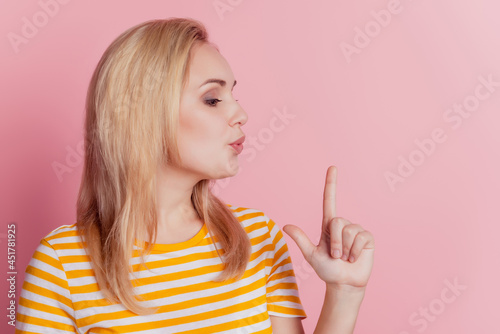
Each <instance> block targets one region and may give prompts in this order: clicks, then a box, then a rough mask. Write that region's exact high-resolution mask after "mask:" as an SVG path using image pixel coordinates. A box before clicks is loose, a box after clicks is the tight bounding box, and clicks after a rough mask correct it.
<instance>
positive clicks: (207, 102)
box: [205, 99, 238, 107]
mask: <svg viewBox="0 0 500 334" xmlns="http://www.w3.org/2000/svg"><path fill="white" fill-rule="evenodd" d="M214 101H216V102H217V103H219V102H222V100H219V99H208V100H205V103H206V104H208V105H209V106H210V107H217V103H216V104H212V103H211V102H214ZM236 101H238V100H236Z"/></svg>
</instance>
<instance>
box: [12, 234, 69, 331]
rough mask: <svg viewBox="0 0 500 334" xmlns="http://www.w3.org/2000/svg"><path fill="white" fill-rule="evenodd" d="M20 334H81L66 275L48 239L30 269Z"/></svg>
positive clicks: (18, 322) (18, 325)
mask: <svg viewBox="0 0 500 334" xmlns="http://www.w3.org/2000/svg"><path fill="white" fill-rule="evenodd" d="M18 333H54V334H63V333H77V330H76V325H75V320H74V310H73V303H72V301H71V296H70V292H69V286H68V280H67V277H66V273H65V272H64V268H63V266H62V264H61V261H60V260H59V257H58V256H57V254H56V251H55V250H54V248H53V247H52V246H51V245H50V244H49V243H48V242H47V241H46V239H42V241H41V242H40V245H39V246H38V247H37V249H36V251H35V253H34V254H33V257H32V258H31V260H30V263H29V265H28V267H27V268H26V275H25V278H24V283H23V287H22V290H21V295H20V297H19V305H18V308H17V316H16V334H18Z"/></svg>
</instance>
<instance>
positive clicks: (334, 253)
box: [333, 249, 340, 259]
mask: <svg viewBox="0 0 500 334" xmlns="http://www.w3.org/2000/svg"><path fill="white" fill-rule="evenodd" d="M333 257H334V258H336V259H338V258H339V257H340V251H339V250H338V249H334V250H333Z"/></svg>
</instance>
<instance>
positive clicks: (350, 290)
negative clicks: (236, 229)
mask: <svg viewBox="0 0 500 334" xmlns="http://www.w3.org/2000/svg"><path fill="white" fill-rule="evenodd" d="M192 51H193V52H192V54H191V57H192V58H191V63H190V72H189V78H188V82H187V85H186V87H185V89H184V90H183V92H182V95H181V104H180V111H179V113H180V115H179V116H180V119H179V134H178V145H179V151H180V155H181V158H182V161H183V165H182V166H180V167H173V166H170V165H166V166H161V168H159V169H158V173H157V177H158V179H157V180H158V183H157V196H158V204H159V205H158V218H159V222H158V224H159V225H158V237H157V240H156V242H157V243H177V242H182V241H186V240H188V239H190V238H192V237H193V236H194V235H195V234H196V233H197V232H198V231H199V230H200V228H201V227H202V225H203V222H202V221H201V220H200V219H199V218H198V217H197V215H196V212H195V211H194V208H193V206H192V203H191V194H192V190H193V187H194V185H195V184H196V183H197V182H198V181H200V180H203V179H220V178H226V177H231V176H234V175H236V174H237V172H238V169H239V165H238V154H237V153H236V151H234V150H233V148H232V147H230V146H229V143H231V142H234V141H235V140H237V139H239V138H240V137H241V136H243V135H244V133H243V131H242V129H241V127H242V126H243V125H244V124H245V123H246V122H247V120H248V115H247V114H246V112H245V111H244V110H243V108H242V107H241V106H240V105H239V103H238V102H237V100H235V99H234V97H233V95H232V90H233V87H234V84H235V79H234V75H233V73H232V71H231V68H230V66H229V64H228V63H227V61H226V60H225V59H224V57H222V55H221V54H220V53H219V52H218V51H217V49H216V48H215V47H213V46H211V45H210V44H200V45H197V46H195V47H194V48H193V50H192ZM212 78H216V79H221V80H224V81H225V84H222V85H221V84H220V83H214V82H213V83H208V84H206V85H203V86H201V87H200V85H202V84H203V83H204V82H205V81H206V80H207V79H212ZM214 99H219V100H221V102H217V101H215V100H214ZM336 183H337V168H336V167H335V166H330V167H329V168H328V170H327V174H326V180H325V188H324V193H323V220H322V223H321V225H320V226H321V238H320V241H319V243H318V245H314V244H313V243H312V242H311V241H310V239H309V238H308V237H307V235H306V234H305V233H304V232H303V231H302V230H301V229H300V228H299V227H297V226H295V225H285V226H284V227H283V231H284V232H285V233H287V234H288V235H289V236H290V237H291V238H292V239H293V240H294V242H295V243H296V244H297V246H298V247H299V248H300V250H301V252H302V254H303V256H304V258H305V259H306V260H307V261H308V262H309V264H310V265H311V267H312V268H313V269H314V270H315V271H316V273H317V275H318V276H319V278H321V279H322V280H323V281H324V282H325V284H326V292H325V299H324V304H323V308H322V311H321V314H320V317H319V320H318V323H317V326H316V329H315V331H314V333H315V334H320V333H335V334H340V333H352V332H353V330H354V326H355V322H356V318H357V314H358V311H359V308H360V305H361V302H362V300H363V297H364V293H365V288H366V285H367V283H368V279H369V277H370V273H371V269H372V266H373V254H374V238H373V235H372V234H371V233H370V232H369V231H366V230H365V229H363V227H362V226H361V225H359V224H353V223H351V222H350V221H349V220H347V219H345V218H342V217H337V216H336V204H335V198H336ZM335 250H337V251H338V253H337V252H335ZM351 257H352V258H351ZM270 319H271V324H272V328H273V333H275V334H285V333H286V334H295V333H297V334H298V333H304V329H303V326H302V322H301V319H300V318H297V317H278V316H272V315H270Z"/></svg>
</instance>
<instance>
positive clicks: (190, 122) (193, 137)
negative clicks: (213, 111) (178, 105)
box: [179, 113, 224, 154]
mask: <svg viewBox="0 0 500 334" xmlns="http://www.w3.org/2000/svg"><path fill="white" fill-rule="evenodd" d="M208 116H210V117H208ZM223 125H224V124H223V120H222V119H221V118H219V117H214V116H213V115H205V114H203V113H200V114H199V115H193V117H181V118H180V119H179V149H181V148H184V149H187V150H189V151H191V152H193V151H195V152H200V153H205V154H206V153H208V152H209V151H211V150H213V149H216V148H217V147H219V146H221V145H223V143H224V127H223Z"/></svg>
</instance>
